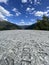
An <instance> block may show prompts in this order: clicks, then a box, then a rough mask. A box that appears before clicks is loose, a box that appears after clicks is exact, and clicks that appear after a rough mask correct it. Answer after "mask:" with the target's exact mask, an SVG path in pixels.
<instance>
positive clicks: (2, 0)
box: [0, 0, 8, 4]
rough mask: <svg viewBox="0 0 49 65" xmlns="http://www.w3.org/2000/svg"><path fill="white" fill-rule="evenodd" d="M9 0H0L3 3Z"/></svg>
mask: <svg viewBox="0 0 49 65" xmlns="http://www.w3.org/2000/svg"><path fill="white" fill-rule="evenodd" d="M7 1H8V0H0V2H1V3H5V4H6V3H7Z"/></svg>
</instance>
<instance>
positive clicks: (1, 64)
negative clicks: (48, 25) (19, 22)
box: [0, 30, 49, 65]
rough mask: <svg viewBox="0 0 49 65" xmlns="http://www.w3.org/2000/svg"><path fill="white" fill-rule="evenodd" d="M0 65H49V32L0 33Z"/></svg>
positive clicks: (21, 31)
mask: <svg viewBox="0 0 49 65" xmlns="http://www.w3.org/2000/svg"><path fill="white" fill-rule="evenodd" d="M0 65H49V31H38V30H7V31H0Z"/></svg>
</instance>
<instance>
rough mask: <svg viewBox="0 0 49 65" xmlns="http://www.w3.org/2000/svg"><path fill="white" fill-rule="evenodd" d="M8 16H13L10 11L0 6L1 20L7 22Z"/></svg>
mask: <svg viewBox="0 0 49 65" xmlns="http://www.w3.org/2000/svg"><path fill="white" fill-rule="evenodd" d="M6 16H12V14H10V12H9V11H8V10H6V9H5V8H4V7H2V6H0V20H7V19H6Z"/></svg>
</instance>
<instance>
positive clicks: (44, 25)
mask: <svg viewBox="0 0 49 65" xmlns="http://www.w3.org/2000/svg"><path fill="white" fill-rule="evenodd" d="M27 29H34V30H49V17H46V16H43V17H42V20H37V22H36V23H35V24H32V25H31V26H29V27H28V28H27Z"/></svg>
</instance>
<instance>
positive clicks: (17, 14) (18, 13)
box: [12, 8, 21, 16]
mask: <svg viewBox="0 0 49 65" xmlns="http://www.w3.org/2000/svg"><path fill="white" fill-rule="evenodd" d="M12 11H14V12H15V13H16V16H19V15H21V13H20V12H19V11H18V9H16V8H13V10H12Z"/></svg>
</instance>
